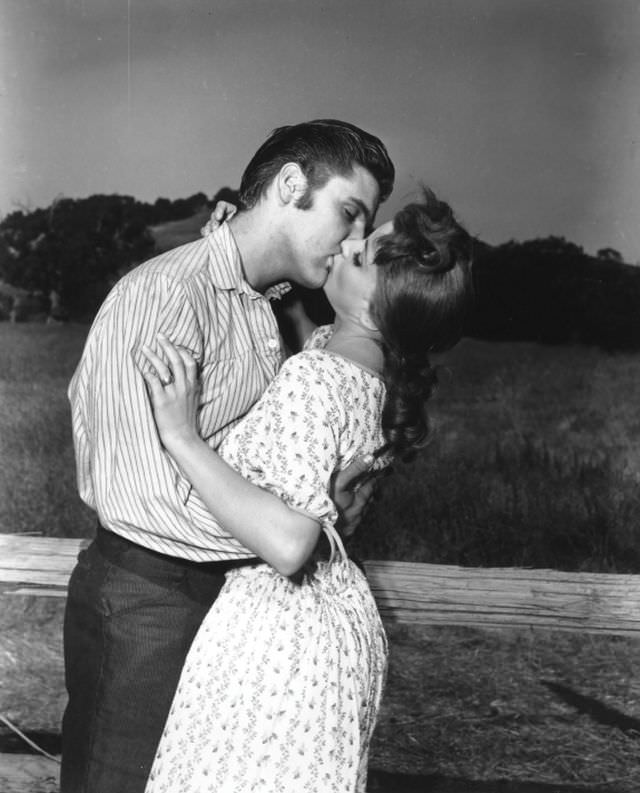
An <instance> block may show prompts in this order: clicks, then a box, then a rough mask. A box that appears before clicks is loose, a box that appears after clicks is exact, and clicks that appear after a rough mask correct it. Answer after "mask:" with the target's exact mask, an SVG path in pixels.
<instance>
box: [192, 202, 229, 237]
mask: <svg viewBox="0 0 640 793" xmlns="http://www.w3.org/2000/svg"><path fill="white" fill-rule="evenodd" d="M237 211H238V207H237V206H235V204H230V203H229V202H228V201H218V203H217V204H216V205H215V207H214V209H213V212H212V213H211V217H210V218H209V220H207V222H206V223H205V224H204V226H203V227H202V228H201V229H200V234H201V235H202V236H203V237H206V236H207V234H211V232H212V231H215V230H216V229H217V228H218V227H219V226H221V225H222V224H223V223H224V222H225V221H228V220H231V218H232V217H233V216H234V215H235V214H236V212H237Z"/></svg>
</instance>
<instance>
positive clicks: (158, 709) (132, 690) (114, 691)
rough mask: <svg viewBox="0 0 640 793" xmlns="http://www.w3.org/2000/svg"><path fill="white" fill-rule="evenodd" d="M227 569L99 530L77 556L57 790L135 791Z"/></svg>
mask: <svg viewBox="0 0 640 793" xmlns="http://www.w3.org/2000/svg"><path fill="white" fill-rule="evenodd" d="M231 566H233V563H231V564H229V563H206V564H200V563H194V562H187V561H183V560H180V559H174V558H172V557H168V556H164V555H163V554H158V553H154V552H153V551H149V550H147V549H145V548H142V547H141V546H139V545H136V544H134V543H131V542H129V541H127V540H125V539H123V538H121V537H118V536H117V535H115V534H113V533H112V532H108V531H105V530H104V529H102V528H99V529H98V535H97V537H96V539H95V540H94V541H93V543H92V544H91V545H90V546H89V548H87V550H85V551H82V552H81V553H80V555H79V556H78V563H77V565H76V567H75V569H74V571H73V573H72V575H71V579H70V582H69V593H68V598H67V607H66V612H65V622H64V657H65V677H66V685H67V692H68V695H69V700H68V705H67V708H66V710H65V713H64V718H63V723H62V771H61V781H60V784H61V787H60V789H61V793H143V791H144V787H145V784H146V780H147V777H148V775H149V771H150V768H151V764H152V762H153V758H154V755H155V751H156V747H157V745H158V741H159V739H160V736H161V734H162V730H163V727H164V723H165V720H166V717H167V714H168V712H169V708H170V705H171V701H172V699H173V694H174V692H175V689H176V686H177V683H178V679H179V677H180V671H181V669H182V665H183V662H184V660H185V657H186V654H187V651H188V649H189V647H190V645H191V642H192V640H193V637H194V636H195V634H196V631H197V630H198V628H199V627H200V624H201V622H202V620H203V619H204V617H205V615H206V613H207V611H208V610H209V608H210V606H211V604H212V603H213V601H214V600H215V599H216V597H217V595H218V593H219V591H220V589H221V587H222V585H223V583H224V574H225V572H226V571H227V570H228V569H229V568H230V567H231Z"/></svg>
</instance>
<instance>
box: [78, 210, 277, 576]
mask: <svg viewBox="0 0 640 793" xmlns="http://www.w3.org/2000/svg"><path fill="white" fill-rule="evenodd" d="M286 289H287V286H286V285H279V286H277V287H274V288H273V289H272V290H269V292H267V293H266V294H265V295H262V294H259V293H258V292H256V291H255V290H254V289H252V287H251V286H250V285H249V284H248V283H247V281H246V280H245V278H244V276H243V273H242V266H241V261H240V254H239V252H238V249H237V247H236V244H235V241H234V239H233V236H232V234H231V230H230V229H229V227H228V226H227V225H226V224H225V225H223V226H221V227H220V228H219V229H218V230H217V231H214V232H213V233H211V234H208V235H207V236H206V237H204V239H201V240H198V241H196V242H193V243H190V244H188V245H184V246H182V247H180V248H176V249H175V250H172V251H169V252H167V253H165V254H163V255H161V256H158V257H157V258H155V259H152V260H151V261H149V262H146V263H145V264H143V265H141V266H140V267H137V268H136V269H135V270H133V271H131V272H130V273H129V274H128V275H126V276H124V278H122V279H121V280H120V281H118V283H117V284H116V285H115V286H114V288H113V289H112V291H111V292H110V293H109V295H108V296H107V299H106V300H105V302H104V304H103V305H102V307H101V309H100V311H99V313H98V315H97V316H96V319H95V321H94V323H93V326H92V327H91V330H90V332H89V336H88V338H87V343H86V346H85V348H84V351H83V354H82V358H81V360H80V363H79V364H78V367H77V369H76V371H75V373H74V375H73V378H72V380H71V383H70V386H69V400H70V402H71V412H72V427H73V438H74V447H75V455H76V465H77V479H78V489H79V491H80V496H81V498H82V500H83V501H84V502H85V503H86V504H88V505H89V506H90V507H91V508H92V509H94V510H95V511H96V512H97V513H98V517H99V519H100V523H101V524H102V525H103V526H104V527H105V528H107V529H110V530H111V531H113V532H115V533H116V534H119V535H122V536H123V537H126V538H127V539H129V540H132V541H133V542H136V543H138V544H140V545H143V546H145V547H147V548H150V549H152V550H154V551H159V552H161V553H165V554H169V555H171V556H176V557H180V558H185V559H191V560H195V561H215V560H224V559H233V558H242V557H247V556H252V555H253V554H251V553H250V551H248V550H247V549H246V548H243V546H242V545H240V543H238V542H237V541H236V540H235V539H234V538H232V537H230V535H229V534H227V532H225V531H224V530H223V529H222V528H221V527H220V526H219V525H218V523H217V522H216V521H215V519H214V518H213V517H212V515H211V514H210V513H209V511H208V510H207V508H206V507H205V505H204V504H203V502H202V501H201V499H200V498H199V496H198V494H197V493H196V492H195V490H194V489H193V488H192V487H191V485H190V484H189V482H188V481H187V480H186V479H184V477H183V476H182V475H181V474H180V472H179V470H178V468H177V466H176V465H175V463H174V462H173V460H172V459H171V458H170V457H169V455H168V454H167V453H166V452H165V451H164V449H163V447H162V446H161V444H160V440H159V437H158V433H157V430H156V427H155V423H154V419H153V414H152V411H151V406H150V402H149V399H148V397H147V393H146V387H145V384H144V380H143V377H142V375H141V373H140V371H139V368H138V367H139V366H146V365H148V364H146V362H144V358H143V357H142V355H141V352H140V348H141V347H142V345H143V344H149V345H150V346H151V347H152V348H155V346H156V337H157V334H158V333H159V332H161V333H164V334H165V335H166V336H167V337H168V338H169V339H170V340H171V341H172V342H173V343H174V344H177V345H179V346H181V347H184V348H186V349H187V350H189V351H190V352H191V353H192V354H193V355H194V356H195V358H196V359H197V361H198V363H199V367H200V372H201V378H202V392H201V396H200V400H201V404H200V407H199V413H198V415H199V430H200V434H201V436H202V437H203V438H204V439H205V440H206V441H207V442H208V443H209V444H210V445H211V446H212V447H213V448H217V446H218V445H219V443H220V442H221V440H222V438H223V437H224V436H225V435H226V434H227V433H228V431H229V430H230V429H231V428H232V427H233V426H235V424H237V423H238V421H239V420H240V419H241V418H242V416H244V414H245V413H246V412H247V411H248V410H249V408H250V407H251V406H252V405H253V403H254V402H255V401H256V400H257V399H258V398H259V397H260V395H261V394H262V392H263V391H264V389H265V388H266V387H267V385H268V384H269V382H270V381H271V380H272V379H273V377H274V376H275V374H276V372H277V371H278V369H279V367H280V364H281V363H282V358H283V354H282V345H281V340H280V335H279V331H278V325H277V322H276V319H275V317H274V315H273V312H272V310H271V306H270V305H269V298H270V297H273V296H279V295H280V294H282V293H283V292H284V291H286Z"/></svg>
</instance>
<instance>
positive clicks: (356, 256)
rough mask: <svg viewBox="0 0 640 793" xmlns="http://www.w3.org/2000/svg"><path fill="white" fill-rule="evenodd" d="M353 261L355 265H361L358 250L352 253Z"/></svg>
mask: <svg viewBox="0 0 640 793" xmlns="http://www.w3.org/2000/svg"><path fill="white" fill-rule="evenodd" d="M353 263H354V264H355V266H356V267H362V256H361V255H360V252H359V251H358V252H356V253H354V254H353Z"/></svg>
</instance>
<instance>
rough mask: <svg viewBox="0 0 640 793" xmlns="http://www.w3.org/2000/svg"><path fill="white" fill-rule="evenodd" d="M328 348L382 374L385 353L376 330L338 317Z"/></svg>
mask: <svg viewBox="0 0 640 793" xmlns="http://www.w3.org/2000/svg"><path fill="white" fill-rule="evenodd" d="M326 349H327V350H330V351H331V352H335V353H338V354H339V355H341V356H342V357H343V358H348V359H349V360H351V361H353V362H354V363H357V364H360V366H364V367H366V368H367V369H371V370H372V371H374V372H377V373H378V374H382V368H383V364H384V354H383V352H382V345H381V343H380V340H379V338H378V335H377V333H376V332H375V331H372V330H370V329H368V328H365V327H362V326H361V325H355V324H351V323H347V322H343V321H341V320H340V319H338V318H336V321H335V323H334V328H333V334H332V335H331V338H330V339H329V341H328V342H327V346H326Z"/></svg>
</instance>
